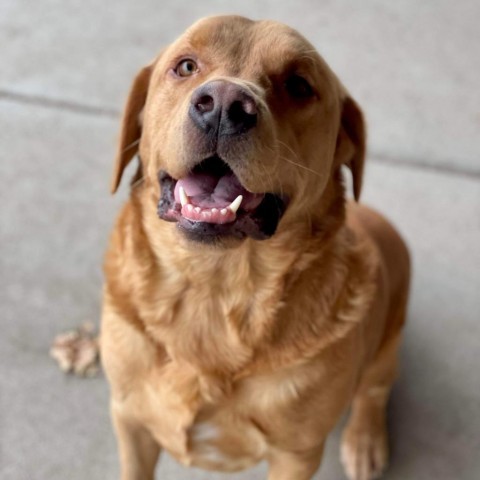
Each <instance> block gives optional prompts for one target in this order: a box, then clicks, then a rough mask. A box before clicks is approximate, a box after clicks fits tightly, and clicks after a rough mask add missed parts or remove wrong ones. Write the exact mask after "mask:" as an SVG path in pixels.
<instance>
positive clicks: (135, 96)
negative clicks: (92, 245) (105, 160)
mask: <svg viewBox="0 0 480 480" xmlns="http://www.w3.org/2000/svg"><path fill="white" fill-rule="evenodd" d="M152 70H153V65H148V66H146V67H144V68H142V69H141V70H140V71H139V72H138V73H137V76H136V77H135V80H134V81H133V84H132V86H131V88H130V93H129V95H128V99H127V103H126V105H125V110H124V112H123V118H122V126H121V130H120V141H119V144H118V150H117V156H116V159H115V167H114V171H113V177H112V183H111V192H112V193H115V192H116V191H117V188H118V185H119V184H120V180H121V179H122V174H123V171H124V170H125V167H126V166H127V165H128V163H129V162H130V160H131V159H132V158H133V157H134V156H135V155H136V153H137V152H138V144H139V142H140V136H141V133H142V126H141V119H140V115H141V113H142V110H143V107H144V105H145V101H146V99H147V91H148V85H149V83H150V77H151V74H152Z"/></svg>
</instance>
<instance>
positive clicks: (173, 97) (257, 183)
mask: <svg viewBox="0 0 480 480" xmlns="http://www.w3.org/2000/svg"><path fill="white" fill-rule="evenodd" d="M138 141H139V152H140V156H141V160H142V170H143V176H144V178H145V180H146V184H147V186H148V185H150V186H152V188H154V189H155V191H156V192H157V193H158V194H157V198H158V215H159V217H160V220H159V221H165V220H166V221H174V222H178V226H179V227H180V229H181V230H182V232H183V233H184V234H186V235H187V237H188V238H190V239H192V240H199V241H203V242H211V241H217V240H219V239H224V238H232V237H233V238H238V239H242V238H245V237H246V236H250V237H252V238H254V239H259V240H260V239H264V238H268V237H270V236H271V235H273V234H274V233H275V231H276V229H277V226H278V223H279V222H280V220H281V218H282V216H283V215H285V216H287V215H288V216H290V217H291V218H295V217H297V218H298V219H302V218H308V217H309V216H311V213H312V212H313V211H314V209H315V208H316V205H318V203H319V201H320V200H321V197H322V195H323V192H324V190H325V188H326V186H327V184H328V182H329V181H330V180H331V179H332V178H333V177H332V176H333V175H334V173H335V171H336V170H337V169H338V168H340V166H341V165H342V164H346V165H347V166H349V167H350V168H351V169H352V172H353V174H354V189H355V196H356V197H358V195H359V192H360V185H361V174H362V169H363V157H364V128H363V121H362V116H361V113H360V111H359V110H358V108H357V107H356V105H355V103H354V102H353V101H352V100H351V99H350V98H349V97H348V95H347V94H346V92H345V90H344V89H343V87H342V86H341V84H340V83H339V81H338V80H337V78H336V76H335V75H334V74H333V73H332V72H331V70H330V69H329V67H328V66H327V65H326V63H325V62H324V61H323V60H322V58H321V57H320V56H319V55H318V53H317V52H316V51H315V50H314V48H313V47H312V46H311V45H310V44H309V43H308V42H307V41H306V40H305V39H304V38H303V37H302V36H301V35H299V34H298V33H297V32H296V31H294V30H292V29H291V28H289V27H287V26H285V25H282V24H279V23H276V22H270V21H261V22H254V21H251V20H248V19H245V18H242V17H236V16H229V17H213V18H207V19H204V20H201V21H199V22H197V23H196V24H194V25H193V26H192V27H191V28H190V29H188V30H187V31H186V32H185V34H184V35H182V36H181V37H180V38H179V39H178V40H177V41H176V42H174V43H173V44H172V45H170V46H169V47H168V48H166V49H165V50H164V51H163V52H162V53H161V54H160V55H159V56H158V58H157V59H156V60H155V62H154V63H153V64H152V65H150V66H147V67H145V68H144V69H143V70H141V71H140V73H139V74H138V75H137V78H136V79H135V82H134V85H133V87H132V91H131V94H130V97H129V101H128V103H127V107H126V112H125V116H124V121H123V128H122V135H121V142H120V149H119V155H118V158H117V166H116V171H115V175H114V180H113V190H114V191H115V190H116V188H117V186H118V183H119V181H120V177H121V174H122V171H123V169H124V167H125V166H126V164H127V163H128V161H129V160H130V159H131V158H132V156H133V154H134V153H135V152H136V148H135V147H133V146H134V145H135V144H136V143H135V142H138ZM158 186H160V188H158Z"/></svg>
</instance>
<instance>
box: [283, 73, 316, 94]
mask: <svg viewBox="0 0 480 480" xmlns="http://www.w3.org/2000/svg"><path fill="white" fill-rule="evenodd" d="M285 88H286V89H287V92H288V93H289V94H290V96H292V97H293V98H299V99H303V98H310V97H311V96H313V88H312V87H311V86H310V84H309V83H308V82H307V81H306V80H305V79H304V78H303V77H301V76H300V75H292V76H291V77H289V78H287V80H286V82H285Z"/></svg>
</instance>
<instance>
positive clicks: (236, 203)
mask: <svg viewBox="0 0 480 480" xmlns="http://www.w3.org/2000/svg"><path fill="white" fill-rule="evenodd" d="M242 200H243V197H242V195H239V196H238V197H237V198H236V199H235V200H234V201H233V202H232V203H231V204H230V205H229V206H228V208H229V209H230V210H231V211H232V212H233V213H237V210H238V209H239V208H240V205H241V204H242Z"/></svg>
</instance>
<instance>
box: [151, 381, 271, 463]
mask: <svg viewBox="0 0 480 480" xmlns="http://www.w3.org/2000/svg"><path fill="white" fill-rule="evenodd" d="M177 378H178V381H175V380H173V381H172V377H171V376H170V375H169V378H165V381H168V391H167V389H163V391H157V392H156V394H153V392H152V394H151V395H150V402H149V405H150V408H149V410H150V412H149V418H147V419H146V422H147V423H148V424H149V426H150V427H153V428H152V433H153V434H154V436H155V437H156V438H157V440H158V441H159V443H160V444H161V445H162V446H163V447H164V448H165V449H166V450H167V451H169V452H170V453H171V454H172V455H173V456H174V457H175V458H176V459H177V460H179V461H180V462H181V463H183V464H185V465H193V466H198V467H201V468H207V469H215V470H223V471H232V470H238V469H243V468H247V467H249V466H251V465H254V464H255V463H257V462H258V461H260V460H261V459H262V458H263V457H264V454H265V452H266V449H267V442H266V439H265V436H264V433H263V432H262V431H261V430H260V429H259V427H258V425H257V424H256V422H255V421H254V420H253V417H252V416H250V415H249V413H252V412H248V411H245V407H246V405H245V404H243V403H242V402H241V398H239V397H237V395H235V394H230V395H228V396H227V397H226V398H225V399H223V400H220V401H219V402H213V403H211V402H210V401H208V400H206V399H204V398H203V397H202V395H201V393H200V390H201V388H202V387H200V386H199V384H200V383H202V382H203V381H204V379H201V378H200V377H199V376H196V377H195V378H193V377H192V378H190V379H189V380H187V381H186V382H185V379H181V377H180V376H178V377H177ZM160 380H161V379H160Z"/></svg>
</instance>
